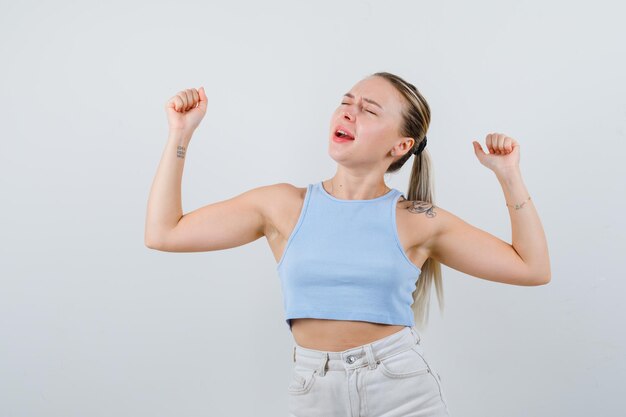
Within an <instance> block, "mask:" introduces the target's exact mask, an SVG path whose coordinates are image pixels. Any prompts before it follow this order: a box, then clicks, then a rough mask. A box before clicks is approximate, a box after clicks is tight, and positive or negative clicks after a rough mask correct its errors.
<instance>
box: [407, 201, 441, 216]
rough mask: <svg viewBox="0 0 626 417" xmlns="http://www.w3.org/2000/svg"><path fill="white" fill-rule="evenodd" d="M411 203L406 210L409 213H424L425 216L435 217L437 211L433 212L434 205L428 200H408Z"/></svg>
mask: <svg viewBox="0 0 626 417" xmlns="http://www.w3.org/2000/svg"><path fill="white" fill-rule="evenodd" d="M410 203H411V205H410V206H408V207H407V210H408V211H410V212H411V213H426V217H435V216H436V215H437V213H436V212H435V207H437V206H435V205H434V204H432V203H429V202H428V201H420V200H414V201H410Z"/></svg>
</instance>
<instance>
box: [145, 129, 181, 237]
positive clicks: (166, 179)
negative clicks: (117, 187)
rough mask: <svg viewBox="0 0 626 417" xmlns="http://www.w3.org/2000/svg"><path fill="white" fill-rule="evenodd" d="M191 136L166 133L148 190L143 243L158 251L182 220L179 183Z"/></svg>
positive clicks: (179, 132) (175, 132)
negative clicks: (163, 145) (166, 137)
mask: <svg viewBox="0 0 626 417" xmlns="http://www.w3.org/2000/svg"><path fill="white" fill-rule="evenodd" d="M190 140H191V133H187V132H185V131H181V130H178V129H170V131H169V135H168V139H167V144H166V145H165V150H164V151H163V154H162V156H161V161H160V163H159V166H158V168H157V172H156V175H155V177H154V180H153V181H152V187H151V188H150V196H149V197H148V209H147V213H146V224H145V233H144V243H145V245H146V246H147V247H149V248H151V249H158V248H159V247H160V246H161V245H162V244H163V242H164V240H165V238H166V236H167V235H168V234H169V233H170V231H171V230H173V229H174V227H176V225H177V224H178V222H179V221H180V219H181V218H182V217H183V209H182V203H181V181H182V176H183V168H184V165H185V154H186V151H187V146H188V144H189V141H190Z"/></svg>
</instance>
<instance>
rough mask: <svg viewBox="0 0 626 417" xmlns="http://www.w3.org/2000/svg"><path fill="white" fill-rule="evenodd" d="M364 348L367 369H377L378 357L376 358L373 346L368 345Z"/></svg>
mask: <svg viewBox="0 0 626 417" xmlns="http://www.w3.org/2000/svg"><path fill="white" fill-rule="evenodd" d="M363 347H364V348H365V355H366V356H367V367H368V368H369V369H376V357H375V356H374V351H373V350H372V345H371V344H367V345H365V346H363Z"/></svg>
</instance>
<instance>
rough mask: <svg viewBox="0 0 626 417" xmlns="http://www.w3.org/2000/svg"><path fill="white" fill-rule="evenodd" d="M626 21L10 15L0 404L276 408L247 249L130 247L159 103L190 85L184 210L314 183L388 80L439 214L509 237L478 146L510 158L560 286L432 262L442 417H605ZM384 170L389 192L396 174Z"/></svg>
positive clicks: (79, 8) (216, 411)
mask: <svg viewBox="0 0 626 417" xmlns="http://www.w3.org/2000/svg"><path fill="white" fill-rule="evenodd" d="M624 9H625V7H624V6H623V5H622V4H621V3H620V2H617V1H613V2H609V1H596V2H582V1H575V2H572V1H496V0H493V1H484V0H477V1H471V2H466V1H437V2H426V1H394V2H390V1H386V2H383V1H319V0H318V1H315V2H295V1H262V2H259V1H245V2H229V3H228V4H226V3H225V2H224V3H222V2H212V1H202V2H199V1H198V2H189V1H182V2H181V1H177V2H173V1H169V2H164V1H150V2H148V1H143V2H130V1H124V2H120V1H117V2H115V1H109V2H89V3H88V2H77V1H71V2H70V1H61V0H59V1H55V2H33V1H30V2H22V1H20V2H9V1H7V0H3V1H2V5H1V13H0V54H1V55H0V56H1V57H2V65H0V94H1V101H0V117H1V118H2V119H1V125H2V140H1V141H0V146H1V147H2V148H1V152H0V186H1V187H2V188H1V192H0V196H1V197H0V198H1V199H2V200H1V205H0V207H1V216H0V222H1V223H0V226H1V229H0V230H1V235H2V239H1V240H0V250H1V252H0V256H1V262H0V268H1V269H0V275H1V278H0V415H1V416H3V417H5V416H6V417H30V416H33V417H34V416H46V417H57V416H58V417H79V416H80V417H83V416H90V417H100V416H102V417H104V416H107V417H108V416H111V417H113V416H115V417H126V416H128V417H131V416H132V417H139V416H146V417H147V416H149V417H161V416H172V417H173V416H176V417H188V416H189V417H191V416H194V417H195V416H250V415H255V416H282V415H286V401H287V393H286V387H287V384H288V381H289V376H290V369H291V365H292V363H291V360H292V357H291V354H292V347H293V344H292V341H293V340H292V336H291V334H290V333H289V331H288V328H287V326H286V324H285V322H284V318H283V310H282V295H281V288H280V282H279V279H278V276H277V274H276V271H275V260H274V258H273V256H272V254H271V251H270V250H269V247H268V245H267V243H266V240H265V238H263V239H259V240H257V241H255V242H253V243H251V244H249V245H245V246H242V247H238V248H234V249H231V250H225V251H217V252H208V253H165V252H159V251H155V250H151V249H148V248H147V247H145V246H144V240H143V238H144V235H143V233H144V222H145V215H146V205H147V198H148V192H149V189H150V185H151V182H152V179H153V176H154V174H155V172H156V167H157V165H158V162H159V159H160V157H161V154H162V151H163V148H164V146H165V142H166V138H167V119H166V115H165V110H164V105H165V103H166V101H167V100H168V99H169V98H170V97H171V96H173V95H174V94H176V93H177V92H178V91H180V90H182V89H185V88H192V87H193V88H199V87H200V86H204V87H205V90H206V93H207V95H208V101H209V102H208V111H207V114H206V117H205V119H204V120H203V122H202V124H201V125H200V126H199V128H198V130H197V131H196V133H195V135H194V137H193V139H192V142H191V144H190V146H189V148H188V150H187V157H186V162H185V171H184V176H183V189H182V193H183V211H184V212H185V213H187V212H189V211H191V210H194V209H196V208H199V207H201V206H203V205H206V204H209V203H212V202H217V201H221V200H225V199H228V198H231V197H233V196H235V195H238V194H240V193H242V192H244V191H246V190H248V189H251V188H254V187H257V186H260V185H264V184H272V183H277V182H289V183H292V184H294V185H296V186H299V187H305V186H306V184H308V183H312V182H317V181H320V180H322V179H327V178H330V177H331V176H332V175H333V174H334V172H335V168H336V164H335V162H334V161H333V160H332V159H331V158H330V157H329V155H328V153H327V150H328V130H329V123H330V115H331V113H332V111H333V110H334V109H335V107H336V106H337V105H338V104H339V103H340V99H341V96H342V94H343V93H344V92H346V91H348V90H349V89H350V88H351V87H352V85H354V84H355V83H356V82H357V81H358V80H360V79H361V78H363V77H365V76H367V75H369V74H371V73H373V72H376V71H390V72H393V73H396V74H398V75H400V76H402V77H404V78H406V79H407V80H408V81H410V82H412V83H413V84H415V85H416V86H417V87H418V88H419V89H420V91H421V92H422V93H423V94H424V96H425V97H426V99H427V100H428V103H429V104H430V106H431V109H432V123H431V126H430V129H429V131H428V151H429V152H430V154H431V156H432V158H433V161H434V176H435V187H436V188H435V203H436V204H437V205H439V206H440V207H442V208H445V209H447V210H450V211H451V212H453V213H455V214H456V215H457V216H459V217H461V218H463V219H464V220H466V221H468V222H469V223H471V224H473V225H475V226H477V227H480V228H482V229H483V230H486V231H488V232H490V233H492V234H494V235H496V236H498V237H500V238H502V239H504V240H506V241H508V242H510V237H511V231H510V222H509V215H508V210H507V209H506V207H505V202H504V198H503V194H502V191H501V188H500V185H499V183H498V182H497V180H496V178H495V175H494V174H493V173H492V172H491V171H489V170H488V169H486V168H485V167H483V166H482V165H480V163H479V162H478V160H477V159H476V157H475V155H474V153H473V148H472V143H471V141H472V140H478V141H480V143H481V144H483V146H484V143H485V136H486V135H487V134H488V133H491V132H502V133H505V134H507V135H509V136H512V137H513V138H515V139H516V140H518V141H519V143H520V145H521V148H520V149H521V163H520V166H521V171H522V174H523V177H524V182H525V184H526V186H527V187H528V189H529V192H530V194H531V196H532V199H533V201H534V204H535V206H536V207H537V210H538V212H539V215H540V217H541V221H542V224H543V226H544V229H545V232H546V235H547V238H548V243H549V250H550V256H551V266H552V281H551V282H550V284H548V285H545V286H538V287H520V286H512V285H505V284H500V283H495V282H490V281H486V280H483V279H478V278H475V277H472V276H469V275H466V274H463V273H461V272H459V271H456V270H453V269H451V268H448V267H445V266H444V267H443V273H444V288H445V310H444V314H443V316H442V315H441V314H440V313H439V311H438V305H437V301H436V297H435V293H434V292H433V294H432V296H431V297H432V302H431V314H430V316H431V319H430V325H429V327H428V329H427V330H426V331H425V333H424V337H425V340H424V344H425V349H426V353H427V355H428V356H429V357H430V358H431V362H432V364H433V366H434V367H435V368H437V369H438V371H439V373H440V375H441V377H442V382H443V388H444V390H445V392H446V395H447V398H448V401H449V407H450V411H451V413H452V415H453V416H454V417H460V416H465V417H487V416H493V417H501V416H508V417H518V416H519V417H525V416H534V417H554V416H567V417H578V416H580V417H583V416H584V417H587V416H590V415H597V416H600V415H601V416H603V417H608V416H621V415H623V387H624V385H623V382H624V378H625V377H626V365H625V361H624V357H625V352H626V349H625V347H626V340H625V339H626V337H625V332H624V319H623V317H624V316H625V313H626V311H625V310H626V308H625V307H624V302H623V297H624V292H625V289H626V280H625V279H624V278H625V276H624V275H625V274H624V272H623V268H624V265H623V262H621V261H619V260H618V257H620V256H623V253H624V250H625V249H626V248H625V244H624V230H625V227H624V226H625V225H624V223H625V221H624V210H625V208H626V207H625V201H624V180H625V179H626V175H625V174H626V168H625V166H624V150H625V146H624V141H625V140H626V98H625V93H626V85H625V82H624V74H625V73H626V59H625V58H624V54H623V48H624V39H626V30H625V29H624V25H623V16H624V12H625V10H624ZM411 163H412V160H409V164H407V165H405V167H404V168H403V169H402V171H401V172H400V173H398V174H394V175H391V176H388V178H387V177H386V180H387V183H388V184H389V185H390V186H393V187H396V188H398V189H400V190H402V191H406V185H407V182H408V175H409V171H410V164H411Z"/></svg>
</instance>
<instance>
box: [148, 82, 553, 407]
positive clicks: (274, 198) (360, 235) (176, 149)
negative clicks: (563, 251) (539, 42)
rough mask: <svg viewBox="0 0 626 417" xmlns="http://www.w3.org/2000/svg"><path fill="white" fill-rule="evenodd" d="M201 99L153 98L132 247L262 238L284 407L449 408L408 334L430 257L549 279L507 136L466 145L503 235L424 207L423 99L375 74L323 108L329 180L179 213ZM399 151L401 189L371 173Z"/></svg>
mask: <svg viewBox="0 0 626 417" xmlns="http://www.w3.org/2000/svg"><path fill="white" fill-rule="evenodd" d="M206 107H207V97H206V94H205V92H204V88H200V89H199V90H196V89H188V90H184V91H181V92H179V93H178V94H177V95H175V96H174V97H172V98H171V99H170V100H169V101H168V102H167V104H166V106H165V108H166V111H167V116H168V122H169V128H170V129H169V138H168V142H167V145H166V148H165V152H164V153H163V156H162V160H161V163H160V165H159V167H158V170H157V174H156V176H155V178H154V182H153V184H152V189H151V191H150V197H149V201H148V210H147V218H146V228H145V244H146V246H148V247H149V248H152V249H157V250H162V251H169V252H198V251H214V250H221V249H228V248H233V247H237V246H241V245H244V244H246V243H249V242H252V241H255V240H256V239H259V238H260V237H262V236H265V237H266V238H267V242H268V244H269V246H270V248H271V250H272V252H273V254H274V257H275V259H276V262H277V271H278V274H279V276H280V279H281V285H282V289H283V296H284V307H285V318H286V323H287V325H288V326H289V329H290V330H291V332H292V334H293V336H294V339H295V345H294V351H293V358H292V359H293V362H294V368H293V373H292V380H291V383H290V385H289V387H288V393H289V412H290V415H291V416H297V417H308V416H368V417H370V416H371V417H375V416H386V417H394V416H398V417H399V416H402V417H407V416H449V415H450V414H449V409H448V406H447V401H446V397H445V395H444V393H443V390H442V385H441V378H440V376H439V374H438V373H437V372H436V371H435V370H434V369H433V368H432V366H431V365H430V364H429V362H428V360H427V357H426V356H425V354H424V350H423V346H422V344H421V333H420V330H418V329H422V328H423V326H424V325H425V324H426V323H427V321H428V306H429V294H430V289H431V285H432V283H433V282H434V284H435V287H436V290H437V296H438V300H439V305H440V307H442V306H443V289H442V281H441V264H445V265H447V266H449V267H451V268H454V269H456V270H458V271H461V272H464V273H466V274H469V275H472V276H475V277H478V278H482V279H487V280H490V281H496V282H501V283H505V284H512V285H542V284H546V283H548V282H550V261H549V257H548V248H547V243H546V238H545V236H544V231H543V229H542V226H541V223H540V220H539V216H538V215H537V211H536V210H535V207H534V205H533V202H532V200H531V199H530V195H529V194H528V191H527V189H526V187H525V185H524V183H523V181H522V176H521V173H520V169H519V144H518V142H517V141H516V140H514V139H513V138H511V137H509V136H506V135H504V134H501V133H491V134H488V135H487V136H486V141H485V145H486V147H487V149H488V151H489V153H485V152H484V151H483V149H482V147H481V145H480V144H479V143H478V142H476V141H474V142H473V146H474V152H475V155H476V157H477V158H478V161H479V162H480V163H481V164H482V165H484V166H485V167H487V168H489V169H490V170H492V171H493V172H494V174H495V175H496V177H497V179H498V181H499V182H500V185H501V186H502V190H503V193H504V199H505V200H506V207H507V209H508V212H509V216H510V219H511V227H512V244H509V243H507V242H504V241H502V240H501V239H499V238H497V237H495V236H493V235H491V234H489V233H487V232H485V231H483V230H480V229H478V228H476V227H474V226H472V225H470V224H468V223H466V222H465V221H463V220H461V219H460V218H459V217H457V216H455V215H453V214H452V213H450V212H448V211H446V210H444V209H442V208H440V207H438V206H435V205H434V204H433V196H432V185H431V179H432V176H431V173H430V169H431V168H430V165H431V161H430V157H429V156H428V151H427V150H426V143H427V139H426V132H427V130H428V126H429V123H430V108H429V106H428V104H427V103H426V100H425V99H424V97H423V96H422V94H421V93H420V92H419V91H418V90H417V88H416V87H415V86H414V85H413V84H410V83H408V82H407V81H405V80H403V79H402V78H400V77H399V76H397V75H394V74H391V73H388V72H379V73H375V74H373V75H371V76H368V77H366V78H364V79H363V80H361V81H359V82H358V83H357V84H355V85H354V86H353V87H352V89H351V90H350V91H348V92H347V93H346V94H344V95H343V97H342V98H341V102H340V104H339V105H338V107H337V109H336V110H335V112H334V113H333V114H332V117H331V122H330V131H329V137H328V145H329V154H330V156H331V158H333V159H334V160H335V161H336V162H337V171H336V173H335V175H334V176H333V177H332V178H329V179H326V180H323V181H319V182H315V183H313V184H308V185H307V187H304V188H300V187H295V186H293V185H291V184H287V183H279V184H273V185H267V186H262V187H258V188H254V189H251V190H249V191H246V192H244V193H242V194H240V195H237V196H235V197H233V198H231V199H228V200H225V201H220V202H216V203H213V204H209V205H207V206H204V207H201V208H199V209H197V210H195V211H192V212H189V213H187V214H184V215H183V213H182V208H181V197H180V187H181V178H182V172H183V165H184V160H185V153H186V150H187V146H188V144H189V141H190V140H191V136H192V133H193V132H194V130H195V129H196V127H197V126H198V124H199V123H200V121H201V120H202V118H203V117H204V115H205V113H206ZM411 157H413V163H412V168H411V178H410V182H409V187H408V194H407V195H406V197H405V195H404V194H403V193H402V192H400V191H399V190H397V189H395V188H389V187H387V186H386V184H385V182H384V174H386V173H392V172H396V171H398V170H399V169H400V168H401V167H402V166H403V165H404V164H405V163H406V162H407V161H408V160H409V159H410V158H411Z"/></svg>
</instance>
